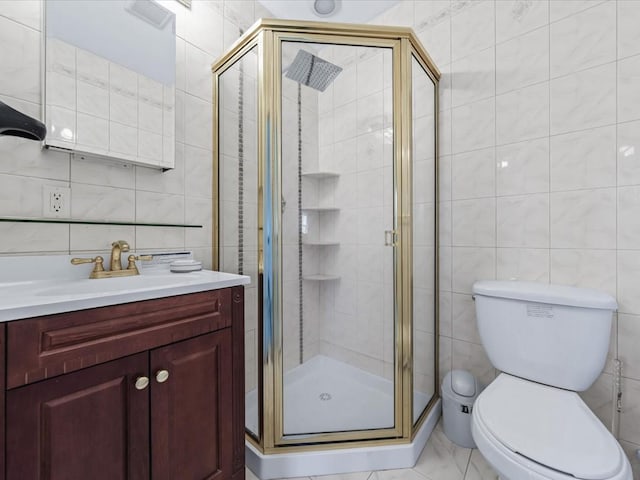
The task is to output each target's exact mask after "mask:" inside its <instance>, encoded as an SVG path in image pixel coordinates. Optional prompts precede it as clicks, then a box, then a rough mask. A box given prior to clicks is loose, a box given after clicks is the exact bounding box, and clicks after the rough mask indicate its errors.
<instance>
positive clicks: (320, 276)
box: [302, 273, 340, 282]
mask: <svg viewBox="0 0 640 480" xmlns="http://www.w3.org/2000/svg"><path fill="white" fill-rule="evenodd" d="M302 279H303V280H310V281H312V282H327V281H331V280H340V276H339V275H326V274H324V273H316V274H315V275H305V276H303V277H302Z"/></svg>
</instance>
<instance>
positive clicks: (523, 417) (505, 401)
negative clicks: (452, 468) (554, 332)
mask: <svg viewBox="0 0 640 480" xmlns="http://www.w3.org/2000/svg"><path fill="white" fill-rule="evenodd" d="M472 433H473V437H474V440H475V441H476V443H477V445H478V448H479V449H480V452H481V453H482V454H483V455H484V456H485V458H486V459H487V460H488V461H489V463H491V464H493V465H494V467H495V468H496V469H497V470H498V471H499V472H500V473H501V474H502V475H503V476H506V477H507V478H510V479H514V480H516V479H517V480H520V479H532V480H533V479H553V480H556V479H557V480H567V479H574V480H575V479H584V480H631V478H632V476H631V467H630V465H629V462H628V460H627V458H626V456H625V455H624V452H623V451H622V448H621V447H620V445H619V444H618V442H616V440H615V439H614V437H613V436H612V435H611V434H610V433H609V431H608V430H607V429H606V428H605V427H604V425H602V423H601V422H600V421H599V420H598V418H597V417H596V416H595V415H594V414H593V413H592V412H591V410H589V408H588V407H587V406H586V405H585V404H584V402H583V401H582V399H580V397H579V396H578V394H577V393H575V392H571V391H568V390H562V389H559V388H554V387H549V386H547V385H542V384H539V383H535V382H531V381H527V380H523V379H521V378H518V377H514V376H512V375H508V374H505V373H502V374H500V375H499V376H498V378H496V380H494V382H492V383H491V384H490V385H489V386H488V387H487V388H486V389H485V391H484V392H482V393H481V394H480V396H479V397H478V398H477V400H476V402H475V404H474V408H473V415H472Z"/></svg>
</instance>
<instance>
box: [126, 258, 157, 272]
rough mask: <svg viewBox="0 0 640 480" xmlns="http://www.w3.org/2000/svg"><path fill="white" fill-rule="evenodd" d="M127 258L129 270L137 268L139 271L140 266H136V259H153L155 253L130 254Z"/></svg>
mask: <svg viewBox="0 0 640 480" xmlns="http://www.w3.org/2000/svg"><path fill="white" fill-rule="evenodd" d="M127 260H128V261H129V265H127V270H135V271H136V272H137V271H138V267H137V266H136V260H153V255H137V256H136V255H129V256H128V257H127Z"/></svg>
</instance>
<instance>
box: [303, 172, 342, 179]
mask: <svg viewBox="0 0 640 480" xmlns="http://www.w3.org/2000/svg"><path fill="white" fill-rule="evenodd" d="M302 176H303V177H307V178H315V179H318V180H324V179H325V178H336V177H339V176H340V174H339V173H335V172H302Z"/></svg>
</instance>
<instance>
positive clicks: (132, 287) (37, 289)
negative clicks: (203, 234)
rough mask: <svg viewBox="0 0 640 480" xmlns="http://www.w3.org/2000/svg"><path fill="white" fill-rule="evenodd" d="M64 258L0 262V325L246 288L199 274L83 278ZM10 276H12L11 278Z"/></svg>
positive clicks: (83, 269) (86, 268) (223, 276)
mask: <svg viewBox="0 0 640 480" xmlns="http://www.w3.org/2000/svg"><path fill="white" fill-rule="evenodd" d="M70 258H71V257H70V256H66V255H56V256H39V257H38V256H30V257H0V322H6V321H10V320H18V319H21V318H31V317H38V316H42V315H51V314H54V313H63V312H70V311H75V310H84V309H87V308H95V307H104V306H107V305H117V304H120V303H130V302H137V301H140V300H150V299H154V298H162V297H170V296H174V295H184V294H187V293H195V292H204V291H207V290H217V289H219V288H227V287H233V286H236V285H246V284H248V283H250V277H248V276H244V275H234V274H230V273H223V272H214V271H211V270H201V271H198V272H190V273H171V272H169V271H163V272H160V273H157V272H156V273H144V270H143V273H142V274H141V275H137V276H131V277H121V278H104V279H89V278H88V277H89V272H90V271H91V268H92V266H91V265H80V266H77V267H74V266H71V265H70V264H69V260H70ZM12 272H13V273H12Z"/></svg>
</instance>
